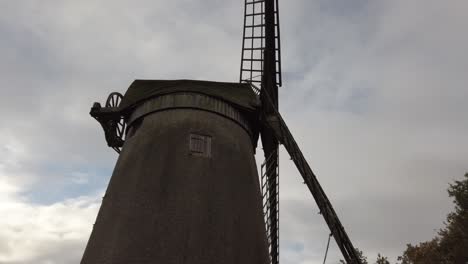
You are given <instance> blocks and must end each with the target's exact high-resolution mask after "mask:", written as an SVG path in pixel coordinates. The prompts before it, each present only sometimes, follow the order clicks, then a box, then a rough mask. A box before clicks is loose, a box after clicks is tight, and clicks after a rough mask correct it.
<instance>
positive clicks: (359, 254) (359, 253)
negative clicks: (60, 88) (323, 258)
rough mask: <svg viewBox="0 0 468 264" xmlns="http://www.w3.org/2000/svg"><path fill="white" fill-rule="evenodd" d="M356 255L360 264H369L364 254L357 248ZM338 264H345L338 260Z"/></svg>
mask: <svg viewBox="0 0 468 264" xmlns="http://www.w3.org/2000/svg"><path fill="white" fill-rule="evenodd" d="M356 254H357V255H358V258H359V259H360V260H361V263H362V264H369V262H367V257H366V256H364V253H362V251H361V250H359V248H356ZM340 263H341V264H346V262H345V261H344V260H340Z"/></svg>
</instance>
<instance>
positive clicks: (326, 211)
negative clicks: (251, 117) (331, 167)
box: [263, 93, 361, 264]
mask: <svg viewBox="0 0 468 264" xmlns="http://www.w3.org/2000/svg"><path fill="white" fill-rule="evenodd" d="M264 98H267V100H263V102H267V103H269V104H270V105H273V102H272V100H271V99H270V98H269V96H268V94H267V93H264ZM272 108H273V107H272ZM264 115H265V117H264V120H265V122H266V124H267V126H269V127H270V128H271V130H272V131H273V132H274V134H275V136H276V138H277V139H278V141H279V142H280V143H281V144H283V145H284V147H285V148H286V150H287V151H288V153H289V155H290V156H291V158H292V160H293V161H294V163H295V164H296V167H297V169H298V170H299V172H300V173H301V175H302V177H303V179H304V182H305V183H306V184H307V187H308V188H309V190H310V192H311V193H312V195H313V197H314V199H315V202H316V203H317V205H318V207H319V209H320V213H321V214H322V216H323V218H324V219H325V222H326V223H327V225H328V227H329V228H330V231H331V234H332V235H333V238H334V239H335V241H336V243H337V245H338V247H339V248H340V250H341V253H342V254H343V257H344V259H345V261H346V262H347V263H349V264H361V260H360V258H359V257H358V254H357V253H356V250H355V248H354V246H353V244H352V243H351V240H350V239H349V237H348V234H347V233H346V231H345V229H344V227H343V225H342V224H341V222H340V219H339V218H338V215H337V214H336V212H335V210H334V209H333V206H332V204H331V203H330V201H329V200H328V197H327V195H326V194H325V192H324V190H323V189H322V187H321V186H320V183H319V182H318V180H317V177H316V175H315V174H314V172H313V171H312V169H311V168H310V166H309V164H308V163H307V161H306V159H305V157H304V155H303V154H302V151H301V150H300V148H299V146H298V144H297V143H296V141H295V140H294V137H293V136H292V134H291V131H290V130H289V128H288V126H287V125H286V123H285V122H284V120H283V118H282V117H281V115H280V114H279V112H278V111H276V109H275V111H274V112H270V113H265V114H264Z"/></svg>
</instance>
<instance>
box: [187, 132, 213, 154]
mask: <svg viewBox="0 0 468 264" xmlns="http://www.w3.org/2000/svg"><path fill="white" fill-rule="evenodd" d="M189 149H190V154H192V155H194V156H202V157H207V158H209V157H211V137H210V136H206V135H199V134H190V138H189Z"/></svg>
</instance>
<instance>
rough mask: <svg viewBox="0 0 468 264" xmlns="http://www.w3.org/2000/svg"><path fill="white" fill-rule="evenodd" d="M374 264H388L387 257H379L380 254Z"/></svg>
mask: <svg viewBox="0 0 468 264" xmlns="http://www.w3.org/2000/svg"><path fill="white" fill-rule="evenodd" d="M375 264H390V261H388V258H387V257H384V256H382V255H380V253H379V254H378V255H377V260H376V261H375Z"/></svg>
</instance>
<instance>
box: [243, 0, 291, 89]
mask: <svg viewBox="0 0 468 264" xmlns="http://www.w3.org/2000/svg"><path fill="white" fill-rule="evenodd" d="M267 1H271V0H267ZM273 4H274V17H275V18H274V20H275V21H274V28H275V33H274V35H275V36H274V38H275V46H276V48H275V64H276V67H275V68H276V72H275V79H276V81H275V83H276V85H277V86H281V85H282V76H281V43H280V27H279V10H278V0H273ZM265 14H266V9H265V0H260V1H259V0H245V9H244V33H243V38H242V56H241V68H240V82H253V83H257V84H260V83H261V82H262V77H263V73H264V62H265V57H264V51H265V42H266V34H267V33H266V28H265V25H266V23H265Z"/></svg>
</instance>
